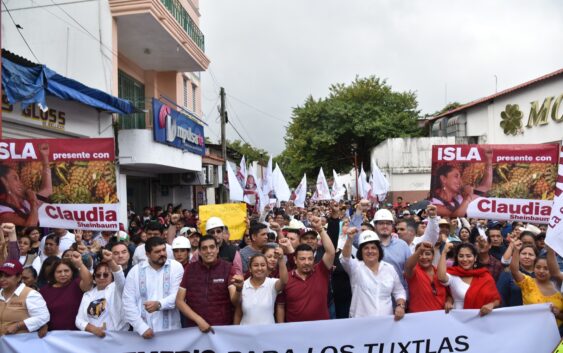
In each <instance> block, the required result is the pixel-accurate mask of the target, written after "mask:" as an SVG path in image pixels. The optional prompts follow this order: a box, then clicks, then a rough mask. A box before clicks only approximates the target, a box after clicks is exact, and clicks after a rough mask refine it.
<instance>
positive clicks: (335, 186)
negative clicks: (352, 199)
mask: <svg viewBox="0 0 563 353" xmlns="http://www.w3.org/2000/svg"><path fill="white" fill-rule="evenodd" d="M332 178H333V179H334V182H333V183H332V193H331V196H332V199H333V200H334V201H336V202H340V200H342V198H343V197H344V193H345V192H346V189H345V188H344V187H343V186H342V181H341V180H340V177H339V176H338V174H337V173H336V170H334V169H333V170H332Z"/></svg>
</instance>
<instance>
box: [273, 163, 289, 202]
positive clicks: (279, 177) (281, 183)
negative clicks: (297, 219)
mask: <svg viewBox="0 0 563 353" xmlns="http://www.w3.org/2000/svg"><path fill="white" fill-rule="evenodd" d="M272 181H273V184H274V192H275V193H276V198H277V199H278V201H289V198H290V197H291V191H290V190H289V185H287V182H286V181H285V178H284V176H283V174H282V171H281V169H280V167H279V166H278V164H277V163H276V169H274V171H273V172H272Z"/></svg>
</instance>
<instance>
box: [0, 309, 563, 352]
mask: <svg viewBox="0 0 563 353" xmlns="http://www.w3.org/2000/svg"><path fill="white" fill-rule="evenodd" d="M243 301H244V298H243ZM559 339H560V337H559V332H558V330H557V324H556V323H555V317H554V316H553V314H552V312H551V310H550V308H549V305H548V304H536V305H524V306H517V307H511V308H502V309H495V310H494V311H493V312H492V313H491V314H489V315H487V316H484V317H479V311H478V310H475V309H468V310H452V311H451V312H450V313H449V314H446V313H445V312H444V311H443V310H437V311H428V312H423V313H416V314H406V315H405V317H404V318H403V319H402V320H401V321H394V320H393V315H383V316H376V317H365V318H357V319H341V320H321V321H311V322H294V323H286V324H269V325H230V326H213V333H201V331H199V329H198V328H197V327H191V328H185V329H178V330H171V331H160V332H155V334H154V338H152V339H143V338H142V337H141V336H139V335H138V334H137V333H135V332H127V331H106V332H105V337H104V338H99V337H96V336H95V335H93V334H91V333H89V332H80V331H57V330H54V331H50V332H49V333H48V334H47V336H45V337H44V338H39V337H38V336H37V333H35V332H32V333H22V334H16V335H4V336H0V352H2V353H17V352H45V353H51V352H56V353H74V352H81V353H89V352H115V353H128V352H131V353H132V352H136V353H141V352H143V353H145V352H146V353H149V352H154V353H157V352H158V353H165V352H166V353H172V352H175V353H189V352H191V353H454V352H465V353H483V352H495V353H528V352H534V353H549V352H552V351H553V350H554V348H556V347H557V345H558V344H559Z"/></svg>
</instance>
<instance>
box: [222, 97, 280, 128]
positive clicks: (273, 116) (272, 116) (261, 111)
mask: <svg viewBox="0 0 563 353" xmlns="http://www.w3.org/2000/svg"><path fill="white" fill-rule="evenodd" d="M229 96H230V97H231V98H233V99H234V100H236V101H238V102H240V103H242V104H244V105H246V106H248V107H250V108H252V109H254V110H256V111H257V112H259V113H262V114H264V115H266V116H269V117H270V118H272V119H275V120H278V121H281V122H282V123H289V121H287V120H284V119H282V118H278V117H277V116H275V115H272V114H270V113H268V112H265V111H263V110H262V109H260V108H256V107H255V106H253V105H252V104H250V103H246V102H245V101H243V100H242V99H240V98H237V97H235V96H233V95H232V94H229Z"/></svg>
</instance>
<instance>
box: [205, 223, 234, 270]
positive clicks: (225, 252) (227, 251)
mask: <svg viewBox="0 0 563 353" xmlns="http://www.w3.org/2000/svg"><path fill="white" fill-rule="evenodd" d="M205 232H206V233H207V235H211V236H213V237H214V238H215V239H216V240H217V246H218V248H219V258H220V259H223V260H225V261H228V262H230V263H232V264H233V269H234V271H235V273H236V274H238V275H242V274H243V272H242V259H241V257H240V253H239V251H238V248H237V247H236V246H234V245H229V244H227V243H226V242H225V237H224V233H225V224H224V223H223V220H222V219H221V218H219V217H209V219H208V220H207V222H206V223H205Z"/></svg>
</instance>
